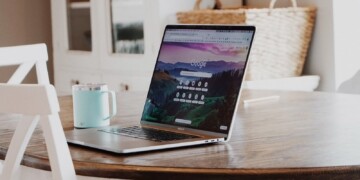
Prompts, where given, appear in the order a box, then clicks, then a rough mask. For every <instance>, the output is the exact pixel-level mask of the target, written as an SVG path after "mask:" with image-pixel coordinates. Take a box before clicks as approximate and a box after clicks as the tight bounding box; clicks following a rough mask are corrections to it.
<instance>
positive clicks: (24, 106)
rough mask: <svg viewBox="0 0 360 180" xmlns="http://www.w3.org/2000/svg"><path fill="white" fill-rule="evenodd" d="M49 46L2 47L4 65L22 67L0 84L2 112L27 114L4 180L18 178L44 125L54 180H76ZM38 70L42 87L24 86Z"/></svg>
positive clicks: (14, 139)
mask: <svg viewBox="0 0 360 180" xmlns="http://www.w3.org/2000/svg"><path fill="white" fill-rule="evenodd" d="M47 59H48V55H47V50H46V45H45V44H35V45H25V46H14V47H3V48H0V66H9V65H19V67H18V69H17V70H16V71H15V73H14V74H13V75H12V76H11V78H10V79H9V81H8V82H7V84H0V113H16V114H23V115H24V117H25V118H23V119H21V120H20V121H19V122H18V125H17V127H16V130H15V133H14V135H13V137H12V139H11V143H10V146H9V149H8V151H7V154H6V157H5V161H4V165H3V169H2V172H1V174H0V179H1V180H3V179H4V180H5V179H6V180H8V179H15V178H17V174H18V171H19V168H20V162H21V160H22V157H23V155H24V152H25V148H26V146H27V144H28V142H29V140H30V138H31V135H32V133H33V131H34V129H35V127H36V125H37V123H38V122H40V125H41V128H42V130H43V133H44V138H45V142H46V147H47V150H48V153H49V159H50V165H51V169H52V175H53V176H52V177H53V179H66V180H68V179H69V180H70V179H76V175H75V170H74V165H73V162H72V159H71V155H70V151H69V148H68V145H67V143H66V139H65V135H64V132H63V128H62V125H61V122H60V118H59V114H58V112H59V110H60V108H59V104H58V100H57V95H56V91H55V89H54V87H53V86H52V85H50V83H49V77H48V71H47V67H46V61H47ZM33 66H35V67H36V73H37V79H38V83H39V84H32V85H25V84H20V83H21V82H22V81H23V79H24V78H25V77H26V75H27V74H28V72H29V71H30V70H31V68H32V67H33Z"/></svg>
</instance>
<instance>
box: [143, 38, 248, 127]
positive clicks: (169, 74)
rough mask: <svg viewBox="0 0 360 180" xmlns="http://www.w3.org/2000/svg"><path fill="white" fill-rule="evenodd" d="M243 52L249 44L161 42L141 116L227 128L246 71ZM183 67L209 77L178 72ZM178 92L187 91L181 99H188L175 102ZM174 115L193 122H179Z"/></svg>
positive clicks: (144, 118)
mask: <svg viewBox="0 0 360 180" xmlns="http://www.w3.org/2000/svg"><path fill="white" fill-rule="evenodd" d="M246 56H247V49H244V48H234V47H233V46H231V45H227V46H226V45H223V44H212V43H173V42H168V43H166V42H165V43H163V44H162V47H161V50H160V54H159V59H158V61H157V64H156V67H155V71H154V74H153V77H152V80H151V84H150V89H149V92H148V96H147V99H146V103H145V107H144V112H143V115H142V120H145V121H153V122H159V123H166V124H177V125H181V126H184V127H191V128H196V129H202V130H208V131H214V132H220V133H227V132H228V130H229V129H228V127H229V126H230V123H231V119H232V115H233V112H234V108H235V105H236V99H237V97H238V91H239V88H240V86H241V83H242V78H243V75H244V68H245V65H246V64H245V62H246V61H245V60H246ZM184 71H185V72H195V73H196V72H201V73H207V74H211V77H198V76H191V75H182V74H181V72H184ZM191 82H192V83H191ZM194 82H195V83H194ZM205 83H206V85H205ZM179 86H180V88H179ZM181 87H195V88H196V87H200V88H198V89H203V90H194V89H195V88H193V90H190V89H182V88H181ZM204 89H205V90H204ZM179 94H180V95H182V94H185V95H186V96H183V97H181V96H180V98H183V99H184V101H186V100H187V101H186V102H179V101H174V98H177V97H178V96H179ZM195 95H196V97H199V98H198V99H197V98H196V100H199V101H202V102H203V104H196V103H195V104H194V103H188V102H191V100H194V97H195ZM200 97H204V98H203V99H200ZM176 119H184V120H188V121H189V122H191V123H189V124H178V123H179V122H176V121H175V120H176ZM220 127H223V128H220ZM224 127H225V128H224Z"/></svg>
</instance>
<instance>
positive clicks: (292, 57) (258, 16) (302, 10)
mask: <svg viewBox="0 0 360 180" xmlns="http://www.w3.org/2000/svg"><path fill="white" fill-rule="evenodd" d="M275 2H276V0H271V2H270V7H269V8H241V9H236V10H233V9H228V10H226V9H222V10H193V11H189V12H179V13H177V18H178V22H179V23H185V24H247V25H255V26H256V29H257V33H256V35H255V40H254V43H253V47H252V50H251V55H250V58H249V63H250V64H249V68H248V70H247V74H246V79H247V80H259V79H272V78H283V77H291V76H299V75H301V74H302V70H303V66H304V63H305V59H306V55H307V52H308V47H309V43H310V40H311V35H312V29H313V26H314V22H315V16H316V8H314V7H297V3H296V1H295V0H292V5H293V7H288V8H274V4H275Z"/></svg>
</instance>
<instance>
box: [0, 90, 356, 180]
mask: <svg viewBox="0 0 360 180" xmlns="http://www.w3.org/2000/svg"><path fill="white" fill-rule="evenodd" d="M273 95H279V96H280V98H279V99H278V100H274V101H264V102H259V103H253V104H249V105H246V106H244V105H243V103H242V101H241V105H240V107H239V110H238V112H237V115H236V122H235V127H234V131H233V136H232V139H231V141H230V142H229V143H220V144H214V145H205V146H196V147H187V148H178V149H172V150H163V151H154V152H146V153H139V154H132V155H117V154H112V153H108V152H103V151H99V150H94V149H88V148H84V147H80V146H74V145H70V150H71V155H72V158H73V161H74V164H75V168H76V173H77V174H79V175H86V176H97V177H109V178H131V179H158V178H161V179H185V178H191V179H221V178H223V179H360V96H357V95H345V94H331V93H323V92H289V91H260V90H257V91H254V90H251V91H250V90H245V91H244V92H243V95H242V100H244V99H251V98H258V97H266V96H273ZM145 96H146V94H145V93H119V94H118V109H119V110H118V115H117V117H116V118H115V119H113V120H112V124H116V123H120V124H124V125H131V124H137V123H139V119H140V114H141V111H142V107H143V103H144V100H145ZM60 105H61V113H60V116H61V119H62V122H63V126H64V128H65V129H66V130H67V129H72V128H73V122H72V119H73V117H72V100H71V97H70V96H68V97H60ZM12 122H13V123H15V122H16V118H15V117H13V118H10V119H8V120H7V121H6V126H5V124H4V122H1V121H0V127H1V130H0V134H1V137H0V158H2V159H3V158H4V156H5V153H6V150H7V147H8V144H9V142H10V138H11V135H12V132H13V131H12V130H9V129H7V127H9V124H11V123H12ZM22 164H23V165H25V166H30V167H34V168H39V169H45V170H49V169H50V165H49V161H48V156H47V151H46V147H45V144H44V140H43V138H42V136H41V132H40V130H38V131H36V132H35V134H34V135H33V137H32V140H31V142H30V144H29V146H28V148H27V150H26V155H25V156H24V160H23V162H22Z"/></svg>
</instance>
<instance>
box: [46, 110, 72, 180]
mask: <svg viewBox="0 0 360 180" xmlns="http://www.w3.org/2000/svg"><path fill="white" fill-rule="evenodd" d="M40 124H41V127H42V129H43V132H44V137H45V141H46V147H47V151H48V154H49V159H50V165H51V171H52V174H53V179H56V180H63V179H66V180H73V179H76V174H75V169H74V164H73V162H72V159H71V155H70V151H69V147H68V144H67V143H66V138H65V134H64V130H63V128H62V125H61V122H60V118H59V115H57V114H56V115H55V114H54V115H49V116H42V117H41V120H40Z"/></svg>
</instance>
